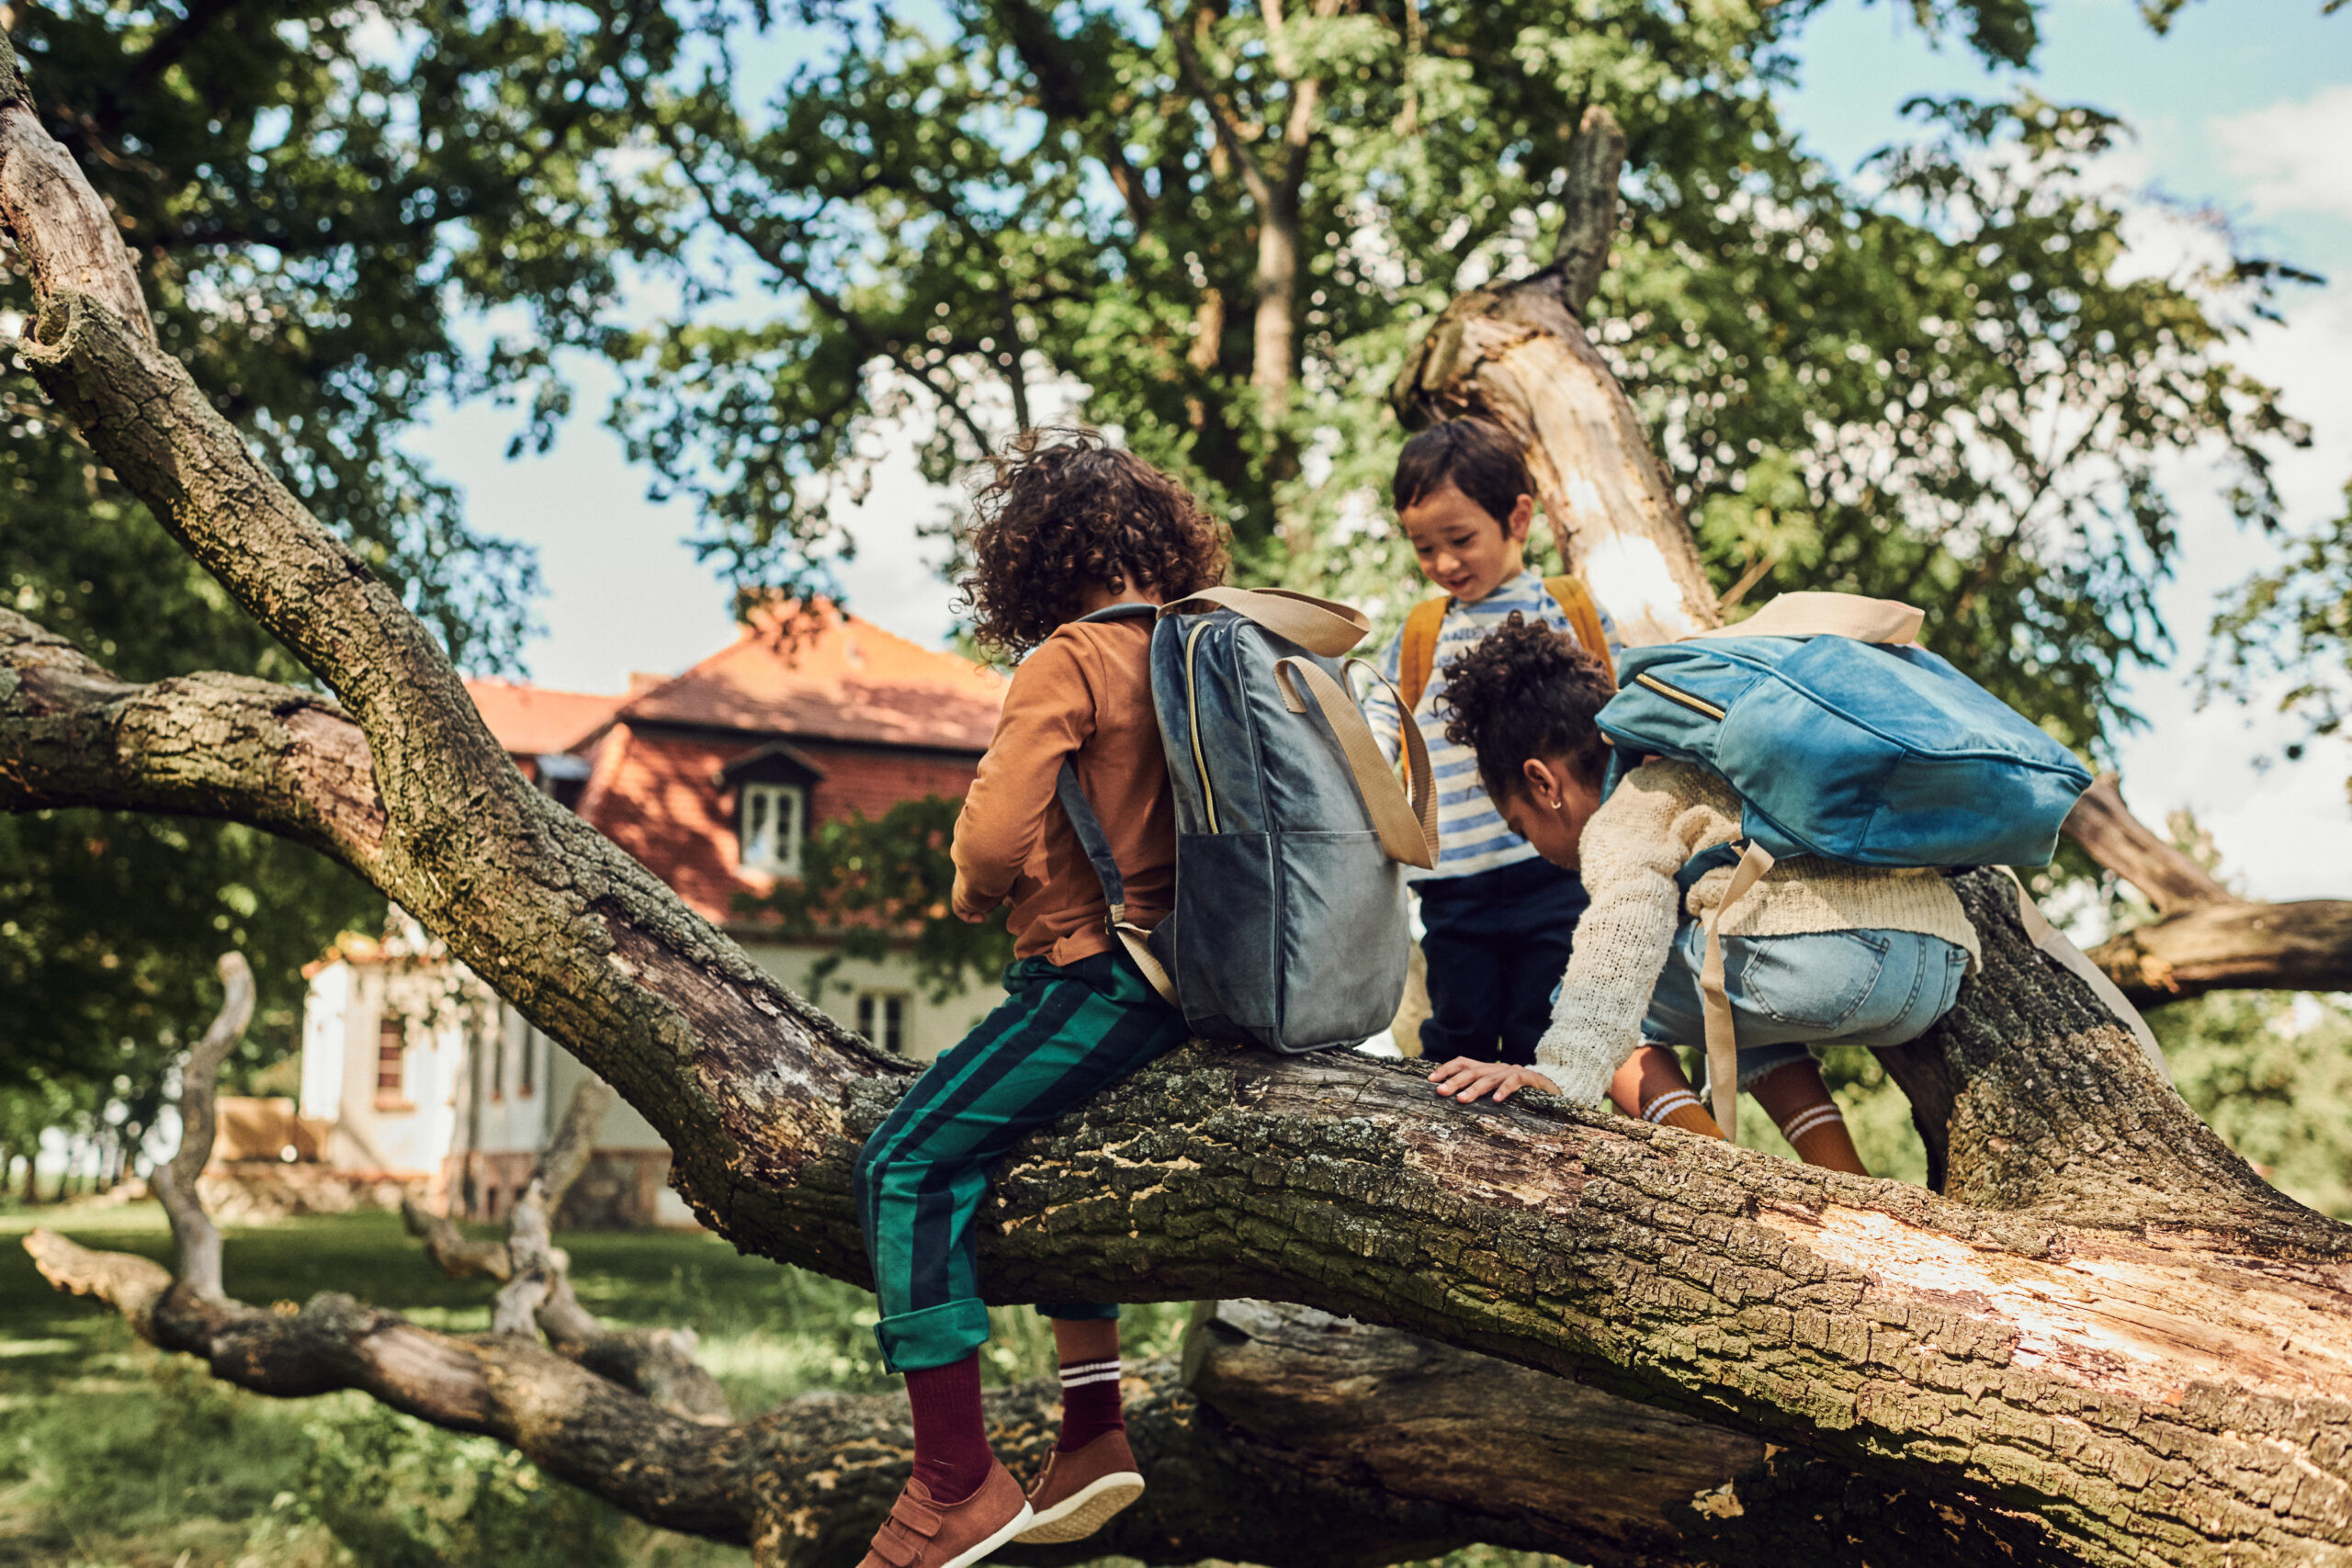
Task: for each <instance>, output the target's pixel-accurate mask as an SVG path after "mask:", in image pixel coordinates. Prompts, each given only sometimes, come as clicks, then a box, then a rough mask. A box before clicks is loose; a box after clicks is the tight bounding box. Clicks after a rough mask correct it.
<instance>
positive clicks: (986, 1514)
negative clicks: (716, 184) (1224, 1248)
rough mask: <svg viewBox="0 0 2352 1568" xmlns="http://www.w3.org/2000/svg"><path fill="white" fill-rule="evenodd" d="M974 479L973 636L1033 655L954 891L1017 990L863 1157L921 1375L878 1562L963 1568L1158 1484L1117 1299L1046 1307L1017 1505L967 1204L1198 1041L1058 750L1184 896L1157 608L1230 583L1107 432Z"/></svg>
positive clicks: (865, 1185) (994, 747) (884, 1308)
mask: <svg viewBox="0 0 2352 1568" xmlns="http://www.w3.org/2000/svg"><path fill="white" fill-rule="evenodd" d="M993 462H994V467H995V477H994V479H992V480H991V482H990V483H989V485H988V486H987V487H986V488H985V489H983V490H982V491H980V494H979V498H978V511H979V521H978V525H977V526H976V527H975V528H974V529H973V532H972V535H971V540H970V547H971V556H972V565H971V571H970V575H969V576H967V577H966V578H965V579H964V580H963V582H962V585H961V586H962V588H963V591H964V593H965V596H966V599H967V602H968V604H969V606H970V609H971V611H972V615H973V632H974V635H975V636H976V637H978V639H979V640H980V641H981V642H982V643H984V644H987V645H989V646H990V647H993V648H995V649H1000V650H1001V651H1003V652H1005V653H1007V654H1010V655H1013V656H1022V655H1025V656H1026V657H1025V658H1023V660H1022V663H1021V665H1020V668H1019V669H1018V671H1016V672H1015V673H1014V675H1013V677H1012V686H1011V689H1010V690H1009V691H1007V693H1006V694H1005V699H1004V709H1003V713H1002V715H1001V717H1000V718H999V719H998V721H997V728H996V735H995V738H994V739H992V740H991V741H990V742H989V750H988V754H987V755H986V756H984V757H983V758H981V759H980V766H979V776H978V779H976V780H975V781H974V783H973V784H972V789H971V793H970V794H969V795H967V796H966V797H965V801H964V808H963V811H962V814H961V815H960V816H959V817H958V818H956V840H955V845H954V849H953V855H954V859H955V863H956V886H955V893H954V905H955V910H956V914H957V915H958V916H959V917H961V918H962V919H967V920H978V919H982V918H984V917H985V916H986V915H987V914H988V912H989V910H990V909H993V908H995V907H996V906H997V905H998V904H999V903H1001V902H1002V901H1004V900H1006V899H1007V898H1010V899H1011V900H1012V917H1011V924H1012V932H1013V955H1014V962H1013V964H1012V968H1010V969H1008V970H1007V971H1006V972H1005V982H1004V988H1005V992H1006V998H1005V1000H1004V1003H1003V1005H1002V1006H1001V1007H999V1008H998V1009H997V1010H995V1011H993V1012H991V1013H989V1016H988V1017H987V1018H986V1019H984V1020H982V1021H981V1022H980V1024H979V1026H978V1028H976V1029H974V1030H973V1031H972V1032H971V1034H970V1035H968V1036H967V1038H966V1039H965V1040H964V1041H963V1043H960V1044H958V1045H956V1046H955V1047H954V1048H953V1049H951V1050H949V1051H947V1052H946V1053H945V1054H944V1055H941V1056H940V1058H939V1059H938V1060H937V1061H936V1062H934V1063H933V1064H932V1066H931V1067H930V1070H928V1071H927V1072H925V1073H924V1074H923V1076H922V1077H921V1078H919V1079H917V1080H916V1081H915V1084H914V1086H913V1087H912V1088H911V1089H909V1090H908V1091H907V1094H906V1097H905V1098H904V1099H903V1100H900V1101H899V1104H898V1106H897V1107H896V1109H894V1110H893V1111H891V1112H890V1114H889V1116H888V1118H887V1119H886V1120H885V1121H884V1122H883V1123H882V1125H881V1126H879V1127H878V1128H876V1130H875V1132H874V1135H873V1136H872V1137H870V1138H868V1139H867V1140H866V1141H865V1149H864V1150H863V1152H862V1153H860V1155H859V1156H858V1161H857V1173H856V1188H857V1209H858V1220H859V1223H860V1224H862V1225H863V1226H864V1228H865V1249H866V1256H867V1257H868V1258H870V1259H871V1260H872V1262H873V1265H874V1278H875V1289H876V1293H877V1294H878V1295H879V1296H880V1297H881V1318H880V1321H879V1322H878V1323H877V1324H876V1325H875V1336H876V1338H877V1339H879V1340H880V1342H881V1346H882V1355H883V1359H884V1360H885V1361H886V1362H887V1363H888V1365H889V1367H890V1368H891V1370H892V1371H899V1372H902V1373H904V1374H905V1375H906V1380H907V1397H908V1400H909V1402H910V1404H911V1405H912V1406H913V1411H914V1447H915V1455H914V1474H913V1476H912V1477H911V1478H910V1480H909V1481H908V1483H907V1486H906V1489H905V1491H903V1492H902V1493H901V1494H900V1495H899V1500H898V1503H897V1504H896V1506H894V1507H893V1508H892V1510H891V1514H890V1517H889V1518H888V1520H886V1521H885V1522H884V1524H883V1526H882V1529H881V1530H880V1532H879V1533H878V1534H877V1535H876V1537H875V1539H874V1545H873V1548H872V1550H871V1551H869V1552H868V1553H867V1555H866V1557H865V1562H864V1563H863V1565H862V1568H964V1565H965V1564H967V1563H972V1562H978V1561H979V1560H980V1559H981V1558H983V1557H985V1556H987V1555H988V1554H989V1552H991V1551H995V1550H996V1549H997V1548H999V1547H1001V1546H1002V1545H1003V1544H1005V1542H1007V1541H1008V1540H1013V1539H1014V1538H1016V1537H1017V1538H1018V1539H1020V1540H1024V1541H1034V1542H1047V1541H1067V1540H1080V1539H1081V1538H1083V1537H1085V1536H1087V1535H1090V1534H1091V1533H1092V1532H1093V1531H1094V1530H1095V1529H1099V1528H1100V1527H1101V1525H1102V1524H1103V1521H1104V1520H1106V1519H1108V1518H1109V1517H1111V1516H1112V1515H1113V1514H1114V1513H1116V1512H1118V1510H1119V1509H1121V1508H1123V1507H1125V1506H1127V1505H1128V1504H1129V1503H1132V1502H1133V1501H1135V1499H1136V1497H1138V1496H1140V1495H1142V1493H1143V1477H1142V1476H1141V1475H1140V1474H1139V1473H1138V1472H1136V1465H1135V1459H1134V1456H1133V1455H1132V1454H1131V1453H1130V1452H1129V1450H1128V1448H1127V1439H1126V1427H1125V1421H1124V1419H1123V1416H1122V1414H1121V1410H1120V1402H1119V1325H1118V1315H1119V1309H1118V1308H1117V1307H1115V1306H1106V1305H1100V1304H1096V1303H1087V1302H1067V1303H1047V1304H1045V1305H1041V1306H1040V1307H1039V1308H1038V1310H1039V1311H1040V1312H1043V1313H1044V1314H1046V1316H1047V1317H1049V1318H1051V1319H1052V1320H1053V1325H1054V1340H1055V1345H1056V1347H1057V1350H1058V1351H1059V1356H1060V1360H1061V1373H1062V1426H1061V1435H1060V1438H1059V1441H1058V1442H1057V1444H1056V1446H1055V1449H1054V1451H1053V1454H1052V1456H1051V1457H1050V1458H1049V1459H1048V1460H1047V1461H1046V1469H1045V1471H1044V1472H1043V1473H1042V1474H1040V1475H1039V1476H1038V1477H1037V1478H1036V1480H1035V1482H1033V1483H1031V1485H1030V1487H1029V1489H1028V1492H1027V1495H1025V1496H1024V1495H1023V1492H1022V1489H1021V1488H1020V1487H1019V1486H1018V1485H1016V1484H1015V1483H1013V1481H1012V1477H1011V1476H1010V1475H1009V1474H1008V1473H1007V1472H1006V1471H1005V1469H1004V1467H1003V1465H1002V1464H1001V1463H999V1462H998V1461H997V1459H996V1456H995V1454H994V1453H993V1452H992V1451H991V1450H989V1442H988V1437H987V1433H986V1429H985V1427H984V1425H983V1422H982V1418H981V1413H980V1370H979V1356H978V1350H979V1347H980V1346H981V1345H982V1344H984V1343H985V1342H986V1341H987V1339H988V1337H989V1322H988V1312H987V1309H986V1308H985V1307H984V1306H983V1305H982V1304H981V1302H980V1295H979V1289H978V1271H977V1268H976V1245H975V1239H974V1237H973V1235H972V1213H973V1211H974V1210H975V1209H976V1208H977V1207H978V1204H979V1201H980V1197H981V1194H982V1192H983V1191H984V1190H986V1187H987V1184H988V1173H989V1169H990V1168H991V1167H993V1166H994V1165H995V1164H996V1163H997V1162H998V1161H999V1160H1001V1158H1003V1156H1004V1155H1005V1154H1006V1152H1007V1151H1008V1150H1010V1149H1011V1148H1012V1145H1013V1144H1014V1143H1016V1142H1017V1141H1019V1140H1020V1139H1021V1137H1023V1135H1024V1134H1027V1133H1029V1132H1031V1131H1033V1130H1034V1129H1035V1128H1037V1127H1040V1126H1043V1125H1044V1124H1045V1123H1046V1122H1050V1121H1052V1120H1053V1119H1054V1118H1056V1117H1057V1116H1059V1115H1060V1114H1061V1113H1062V1112H1063V1111H1067V1110H1069V1108H1070V1107H1071V1106H1073V1105H1076V1104H1078V1103H1079V1102H1080V1101H1081V1100H1086V1099H1087V1098H1088V1097H1090V1096H1091V1095H1093V1094H1095V1093H1096V1092H1097V1091H1099V1090H1100V1089H1103V1087H1104V1086H1105V1085H1107V1084H1110V1083H1112V1082H1113V1081H1114V1080H1116V1079H1117V1078H1119V1077H1123V1076H1125V1075H1126V1074H1128V1073H1131V1072H1134V1071H1135V1070H1136V1068H1138V1067H1140V1066H1144V1065H1145V1064H1146V1063H1148V1062H1149V1061H1151V1060H1152V1059H1153V1058H1154V1057H1156V1056H1158V1055H1161V1054H1162V1053H1163V1052H1166V1051H1167V1050H1169V1049H1170V1047H1172V1046H1175V1045H1177V1044H1179V1043H1182V1041H1183V1040H1184V1038H1185V1029H1184V1021H1183V1017H1182V1014H1180V1013H1178V1012H1177V1011H1176V1010H1174V1009H1172V1008H1170V1007H1169V1006H1168V1005H1167V1004H1166V1003H1164V1002H1162V1001H1161V1000H1160V999H1159V996H1158V994H1157V993H1156V992H1154V991H1153V990H1152V988H1151V987H1150V986H1149V985H1148V983H1147V982H1146V981H1145V979H1144V977H1143V976H1142V975H1141V973H1140V972H1138V971H1137V970H1136V967H1135V965H1134V964H1133V962H1132V961H1131V960H1129V959H1128V958H1127V956H1126V955H1125V953H1123V952H1122V951H1121V950H1120V947H1119V944H1118V943H1117V942H1115V941H1114V939H1113V937H1112V935H1111V932H1110V929H1109V909H1108V908H1107V906H1106V905H1105V903H1104V901H1103V886H1102V883H1101V882H1100V881H1099V880H1098V879H1097V878H1096V876H1095V874H1094V870H1093V866H1092V864H1091V862H1089V861H1088V859H1087V858H1086V854H1085V852H1084V851H1083V850H1082V849H1081V848H1080V844H1079V840H1078V837H1077V835H1076V833H1075V832H1074V831H1073V830H1072V829H1071V827H1070V825H1069V818H1067V817H1066V816H1064V815H1063V813H1062V811H1061V809H1060V807H1058V806H1057V803H1056V796H1055V784H1056V780H1057V777H1058V775H1059V773H1060V770H1061V766H1062V763H1063V761H1065V760H1068V761H1070V762H1071V763H1072V764H1073V766H1074V767H1075V769H1076V771H1077V773H1078V778H1079V782H1080V784H1081V785H1083V786H1084V789H1085V792H1086V795H1087V798H1088V799H1089V800H1090V801H1091V802H1092V803H1093V805H1094V807H1095V808H1096V810H1097V812H1098V813H1099V814H1100V815H1101V818H1102V820H1103V828H1104V830H1105V831H1106V832H1107V833H1108V835H1109V836H1110V840H1111V845H1112V848H1113V851H1114V853H1115V854H1116V856H1117V859H1118V863H1119V865H1120V868H1121V869H1122V870H1123V871H1125V873H1126V897H1127V904H1126V909H1127V918H1128V919H1130V920H1131V921H1133V922H1135V923H1136V924H1138V925H1142V926H1146V927H1148V926H1151V925H1153V924H1156V923H1157V922H1158V921H1159V919H1162V918H1164V917H1165V915H1166V914H1167V911H1168V908H1169V907H1170V901H1171V899H1172V897H1173V895H1174V891H1175V862H1176V835H1175V807H1174V802H1173V800H1172V799H1171V797H1170V794H1169V787H1168V769H1167V763H1166V761H1165V759H1164V758H1163V757H1162V755H1161V751H1160V744H1159V726H1158V724H1157V722H1156V720H1155V719H1154V717H1153V709H1152V703H1151V683H1150V676H1149V668H1148V658H1149V652H1150V646H1151V622H1150V620H1149V618H1148V617H1135V618H1126V619H1113V620H1106V621H1083V620H1081V619H1080V617H1081V616H1084V615H1091V614H1092V613H1093V612H1095V611H1098V610H1102V609H1104V608H1107V607H1108V606H1110V605H1112V604H1122V603H1142V604H1164V603H1168V602H1170V601H1172V600H1176V599H1181V598H1182V597H1184V596H1185V595H1187V594H1191V593H1193V592H1197V591H1198V590H1200V589H1203V588H1206V587H1210V586H1212V585H1214V584H1216V582H1218V581H1221V580H1222V579H1223V576H1224V573H1225V564H1226V558H1225V548H1224V545H1223V542H1222V539H1221V536H1220V535H1219V531H1218V529H1217V527H1216V525H1215V524H1213V523H1212V522H1210V520H1209V519H1208V518H1207V516H1206V515H1204V513H1202V511H1201V509H1200V507H1199V506H1198V505H1197V504H1196V503H1195V502H1193V498H1192V496H1191V495H1190V494H1188V493H1187V492H1186V491H1185V490H1184V488H1183V487H1182V485H1180V484H1178V483H1177V482H1176V481H1175V480H1173V479H1170V478H1169V477H1168V476H1167V475H1165V474H1163V473H1160V472H1159V470H1157V469H1156V468H1152V467H1151V466H1150V465H1149V464H1148V463H1146V462H1144V461H1142V460H1141V459H1140V458H1138V457H1135V456H1133V455H1132V454H1130V453H1126V452H1123V451H1118V450H1115V449H1114V448H1112V447H1111V446H1108V445H1107V444H1106V443H1105V442H1104V441H1103V438H1102V437H1101V436H1099V435H1097V434H1094V433H1092V432H1091V431H1084V430H1072V431H1050V432H1043V433H1040V432H1035V431H1030V432H1024V433H1023V434H1022V435H1021V436H1019V437H1018V438H1017V439H1016V440H1015V441H1014V442H1013V443H1012V447H1011V448H1010V450H1009V451H1008V452H1007V453H1006V454H1005V455H1004V456H1002V457H998V458H995V459H993Z"/></svg>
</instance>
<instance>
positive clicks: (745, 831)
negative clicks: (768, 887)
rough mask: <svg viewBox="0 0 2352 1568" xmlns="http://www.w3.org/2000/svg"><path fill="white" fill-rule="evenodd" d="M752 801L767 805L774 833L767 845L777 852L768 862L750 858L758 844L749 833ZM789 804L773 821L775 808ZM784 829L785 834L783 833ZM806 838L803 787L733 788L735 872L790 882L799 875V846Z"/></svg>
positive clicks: (759, 784) (751, 783) (751, 785)
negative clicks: (773, 846) (770, 845)
mask: <svg viewBox="0 0 2352 1568" xmlns="http://www.w3.org/2000/svg"><path fill="white" fill-rule="evenodd" d="M754 801H763V802H765V803H766V804H767V809H768V811H769V813H770V814H771V819H772V820H774V821H775V831H774V833H773V834H772V835H770V836H769V840H768V841H770V842H774V840H776V839H781V840H783V841H782V843H781V844H779V845H777V846H776V849H777V850H778V852H776V853H775V854H774V855H773V857H772V858H754V852H755V848H756V846H757V844H758V842H759V841H760V840H758V839H757V838H755V835H754V833H753V831H752V817H753V810H754V808H753V805H752V803H753V802H754ZM786 802H789V803H790V806H789V809H788V810H787V811H786V812H785V813H784V815H783V816H782V817H781V818H777V817H775V816H774V815H773V814H774V813H775V811H776V808H777V807H779V806H781V805H783V804H784V803H786ZM787 829H788V833H787V831H786V830H787ZM808 837H809V786H808V785H807V784H774V783H768V782H764V781H749V780H747V781H746V782H744V783H742V784H738V785H737V786H736V801H735V865H736V869H737V870H739V871H747V872H753V873H757V874H760V875H763V876H775V877H782V878H785V879H786V880H794V879H797V878H798V876H799V875H800V846H801V845H802V844H803V843H804V842H806V841H807V840H808Z"/></svg>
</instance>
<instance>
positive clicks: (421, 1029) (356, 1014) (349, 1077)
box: [305, 965, 466, 1176]
mask: <svg viewBox="0 0 2352 1568" xmlns="http://www.w3.org/2000/svg"><path fill="white" fill-rule="evenodd" d="M351 974H352V977H353V978H352V984H351V987H350V990H349V993H348V1002H347V1005H346V1006H345V1009H344V1021H345V1029H344V1051H343V1090H342V1094H341V1097H340V1100H339V1102H338V1104H339V1109H338V1111H337V1112H336V1116H335V1134H334V1148H333V1150H332V1156H331V1157H332V1160H333V1163H334V1164H335V1165H337V1166H340V1167H342V1168H345V1169H359V1170H369V1171H382V1172H385V1173H388V1174H394V1175H400V1176H431V1175H433V1174H435V1173H436V1172H437V1171H438V1170H439V1169H440V1168H441V1160H442V1156H444V1155H446V1154H447V1152H448V1150H449V1146H450V1140H451V1137H452V1136H453V1135H454V1134H455V1133H456V1131H457V1121H456V1113H457V1099H458V1081H459V1077H460V1075H461V1074H462V1073H463V1072H464V1070H465V1060H466V1045H465V1035H464V1032H463V1030H462V1028H461V1026H460V1024H459V1023H458V1021H456V1020H454V1019H453V1020H450V1021H447V1022H446V1023H437V1024H436V1022H435V1021H432V1020H428V1019H422V1018H413V1017H412V1018H409V1019H407V1020H406V1021H405V1022H406V1025H407V1027H406V1030H405V1032H404V1034H403V1048H402V1054H401V1089H402V1096H401V1100H399V1101H396V1102H390V1103H385V1102H379V1100H378V1099H377V1096H376V1047H377V1042H378V1033H377V1026H378V1025H379V1023H380V1022H381V1021H382V1019H383V1015H384V992H385V981H386V978H387V976H386V971H385V970H384V969H383V968H381V967H379V966H376V965H368V966H364V967H354V968H353V969H352V970H351ZM305 1076H306V1077H307V1069H306V1073H305Z"/></svg>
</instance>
